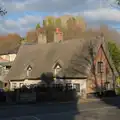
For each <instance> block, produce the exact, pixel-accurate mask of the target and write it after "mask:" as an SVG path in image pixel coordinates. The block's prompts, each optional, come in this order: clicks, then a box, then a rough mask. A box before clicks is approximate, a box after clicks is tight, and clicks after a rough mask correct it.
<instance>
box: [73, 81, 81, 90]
mask: <svg viewBox="0 0 120 120" xmlns="http://www.w3.org/2000/svg"><path fill="white" fill-rule="evenodd" d="M73 86H74V88H75V89H76V92H80V84H77V83H75V84H73Z"/></svg>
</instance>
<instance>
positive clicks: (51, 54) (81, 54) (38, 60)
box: [6, 37, 106, 80]
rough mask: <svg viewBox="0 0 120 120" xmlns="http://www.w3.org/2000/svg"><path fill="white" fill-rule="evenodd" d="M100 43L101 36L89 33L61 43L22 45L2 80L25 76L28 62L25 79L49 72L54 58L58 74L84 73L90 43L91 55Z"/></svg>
mask: <svg viewBox="0 0 120 120" xmlns="http://www.w3.org/2000/svg"><path fill="white" fill-rule="evenodd" d="M101 43H102V44H104V41H102V40H101V37H93V38H92V37H91V38H89V40H86V39H74V40H68V41H64V42H61V43H48V44H34V45H22V46H21V47H20V49H19V52H18V54H17V57H16V59H15V61H14V63H13V65H12V68H11V69H10V71H9V73H8V75H7V77H6V80H22V79H25V78H26V70H27V67H28V66H29V65H30V66H31V67H32V72H31V75H30V76H29V79H36V78H40V76H41V75H42V74H43V73H49V72H52V71H53V66H54V65H55V63H57V62H59V63H60V64H61V66H62V71H61V73H60V74H59V75H60V76H64V75H65V76H66V77H84V76H88V74H89V72H90V68H91V63H92V60H91V56H90V47H91V48H93V51H94V56H95V55H96V52H97V50H98V48H99V47H100V45H101ZM103 47H105V45H103ZM105 50H106V48H105Z"/></svg>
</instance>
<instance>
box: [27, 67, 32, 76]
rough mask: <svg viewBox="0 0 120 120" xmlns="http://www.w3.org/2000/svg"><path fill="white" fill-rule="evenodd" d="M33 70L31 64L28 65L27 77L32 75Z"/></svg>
mask: <svg viewBox="0 0 120 120" xmlns="http://www.w3.org/2000/svg"><path fill="white" fill-rule="evenodd" d="M31 71H32V67H31V66H30V65H29V66H28V67H27V77H29V76H30V72H31Z"/></svg>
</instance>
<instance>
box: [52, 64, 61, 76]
mask: <svg viewBox="0 0 120 120" xmlns="http://www.w3.org/2000/svg"><path fill="white" fill-rule="evenodd" d="M61 69H62V66H61V65H60V64H59V63H56V64H55V66H54V75H55V76H57V75H58V73H59V72H60V71H61Z"/></svg>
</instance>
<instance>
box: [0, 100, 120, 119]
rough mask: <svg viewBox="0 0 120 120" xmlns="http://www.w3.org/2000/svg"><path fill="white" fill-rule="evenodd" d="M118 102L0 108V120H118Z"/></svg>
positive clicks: (119, 103) (119, 105) (119, 111)
mask: <svg viewBox="0 0 120 120" xmlns="http://www.w3.org/2000/svg"><path fill="white" fill-rule="evenodd" d="M119 100H120V99H118V98H115V99H114V100H111V101H110V100H108V101H96V102H90V103H81V104H76V103H64V104H62V103H59V104H57V103H56V104H43V105H21V106H11V107H10V106H9V107H1V108H0V120H49V119H50V120H107V119H109V120H113V118H114V120H120V109H119V107H120V102H119ZM114 103H115V104H114Z"/></svg>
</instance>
